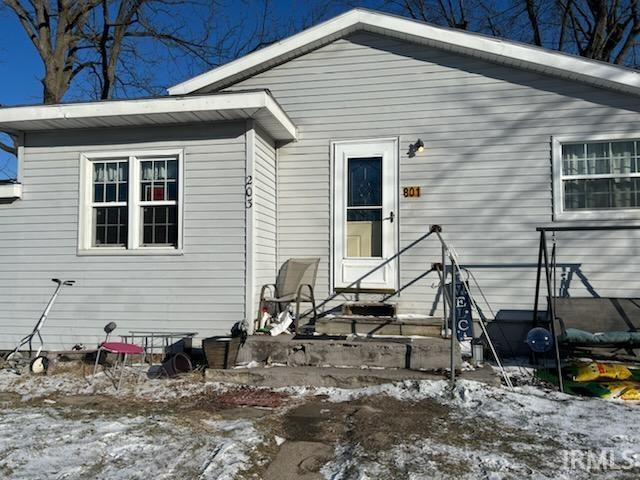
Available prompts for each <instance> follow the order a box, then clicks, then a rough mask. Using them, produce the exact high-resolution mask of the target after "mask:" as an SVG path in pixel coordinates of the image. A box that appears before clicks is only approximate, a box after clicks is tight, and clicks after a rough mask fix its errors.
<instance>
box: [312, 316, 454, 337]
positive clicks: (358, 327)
mask: <svg viewBox="0 0 640 480" xmlns="http://www.w3.org/2000/svg"><path fill="white" fill-rule="evenodd" d="M315 330H316V332H317V333H320V334H324V335H352V334H353V335H382V336H384V335H394V336H395V335H399V336H422V337H440V336H441V334H442V319H441V318H436V317H429V316H424V317H418V316H411V317H408V318H404V317H400V318H396V317H390V316H365V315H340V316H334V317H323V318H319V319H318V320H316V324H315Z"/></svg>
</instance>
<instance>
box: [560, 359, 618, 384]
mask: <svg viewBox="0 0 640 480" xmlns="http://www.w3.org/2000/svg"><path fill="white" fill-rule="evenodd" d="M629 377H631V371H630V370H629V369H628V368H627V367H625V366H624V365H619V364H617V363H600V362H592V363H589V364H587V365H582V366H580V367H578V373H577V375H576V376H575V377H574V378H573V379H574V380H575V381H576V382H593V381H594V380H626V379H627V378H629Z"/></svg>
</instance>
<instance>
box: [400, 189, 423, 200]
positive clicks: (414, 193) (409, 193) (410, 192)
mask: <svg viewBox="0 0 640 480" xmlns="http://www.w3.org/2000/svg"><path fill="white" fill-rule="evenodd" d="M402 196H404V197H405V198H417V197H419V196H420V187H402Z"/></svg>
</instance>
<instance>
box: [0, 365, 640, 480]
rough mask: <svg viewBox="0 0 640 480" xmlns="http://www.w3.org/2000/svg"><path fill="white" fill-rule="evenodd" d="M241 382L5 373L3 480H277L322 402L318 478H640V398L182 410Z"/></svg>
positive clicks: (397, 391)
mask: <svg viewBox="0 0 640 480" xmlns="http://www.w3.org/2000/svg"><path fill="white" fill-rule="evenodd" d="M229 388H233V387H231V386H225V385H221V384H214V383H207V382H204V381H203V380H202V379H198V378H197V377H195V376H188V377H186V378H181V379H175V380H166V379H165V380H146V381H144V382H141V383H139V384H137V385H136V384H135V383H134V382H127V385H126V387H125V388H124V389H123V390H122V391H121V392H119V393H117V394H116V393H115V391H114V389H113V386H112V385H111V384H110V383H109V381H108V379H106V378H104V376H102V377H98V378H97V379H96V382H94V383H93V384H89V383H87V380H86V379H85V378H84V377H83V376H82V375H78V374H77V373H60V374H55V375H51V376H48V377H29V376H16V375H14V374H13V373H10V372H7V371H0V432H2V433H1V434H0V478H16V479H20V478H25V479H26V478H29V479H40V478H61V479H62V478H64V479H80V478H83V479H84V478H109V479H134V478H185V479H189V478H194V479H195V478H202V479H209V478H213V479H233V478H260V479H269V478H272V477H269V475H270V474H269V469H268V465H269V462H270V460H272V459H273V457H274V455H276V454H277V452H278V449H279V448H281V447H280V446H281V444H282V440H281V439H280V438H279V437H281V438H282V439H286V441H285V444H286V443H287V442H295V441H298V440H300V438H297V437H295V435H293V434H292V433H291V432H293V431H294V430H293V429H291V428H289V429H287V428H286V427H287V425H289V426H290V427H291V425H292V423H291V422H292V421H293V420H292V418H293V417H292V415H294V414H295V415H300V413H299V412H295V411H294V410H295V409H296V408H298V410H300V409H304V408H307V406H308V405H310V406H311V407H314V405H317V408H316V410H313V409H311V410H313V411H314V412H315V413H308V412H307V413H304V415H309V418H310V419H307V417H299V416H298V417H295V418H296V419H297V420H296V421H298V420H299V419H300V418H302V420H301V422H302V423H301V425H302V429H303V430H304V429H305V428H306V425H307V423H305V422H309V423H308V425H309V427H308V430H309V431H308V432H306V433H308V435H309V438H308V439H307V438H305V440H307V441H308V440H310V439H315V438H316V437H317V441H318V442H325V443H326V444H329V445H330V446H331V448H332V449H333V451H334V456H333V458H332V459H329V460H328V461H325V462H324V463H323V464H322V465H319V467H318V471H317V472H315V473H314V475H318V476H316V477H304V478H327V479H335V480H338V479H344V480H347V479H349V480H351V479H354V480H355V479H358V480H365V479H378V478H381V479H382V478H384V479H386V478H407V479H431V478H492V479H493V478H495V479H501V478H523V477H527V478H530V477H531V478H565V479H571V480H576V479H581V478H585V479H587V478H616V479H617V478H629V479H632V478H633V479H636V478H640V442H639V441H638V439H639V435H638V429H639V427H640V405H637V404H632V403H629V402H627V403H623V402H616V401H604V400H600V399H582V398H576V397H570V396H568V395H562V394H559V393H556V392H551V391H547V390H544V389H541V388H538V387H532V386H523V387H517V388H516V390H515V391H514V392H511V391H508V390H507V389H505V388H501V387H494V386H489V385H486V384H483V383H478V382H473V381H469V380H459V381H458V383H457V385H456V387H455V388H454V389H453V390H451V389H450V388H449V385H448V383H447V382H446V381H439V380H421V381H407V382H401V383H397V384H387V385H379V386H374V387H367V388H361V389H354V390H345V389H337V388H315V389H313V388H308V387H289V388H286V389H281V391H284V392H286V393H288V394H290V395H292V398H291V400H290V401H287V402H285V404H284V405H283V406H281V407H278V408H275V409H272V410H269V411H265V412H266V413H265V414H264V415H256V414H255V411H254V410H251V409H246V410H242V409H234V411H233V412H234V413H233V415H225V414H224V410H223V411H222V413H221V411H219V410H217V409H213V410H211V411H208V410H206V409H203V407H202V406H198V407H197V408H196V407H193V408H191V407H189V408H188V409H182V410H181V409H180V408H177V407H176V405H179V404H181V403H185V402H190V401H193V400H194V399H200V400H203V399H204V400H206V399H211V398H216V397H215V395H216V394H219V393H220V392H224V391H226V390H227V389H229ZM93 398H95V399H96V402H98V403H97V404H93V403H91V401H90V400H89V399H93ZM307 404H308V405H307ZM110 405H113V406H114V408H107V406H110ZM122 405H125V407H124V408H123V407H122ZM149 405H152V406H153V405H155V407H154V408H148V406H149ZM158 405H160V406H159V407H158ZM163 405H166V407H164V406H163ZM194 405H195V404H194ZM207 405H209V404H207ZM129 406H130V407H129ZM314 408H315V407H314ZM307 410H309V408H307ZM194 412H195V413H194ZM196 413H197V414H196ZM314 415H317V418H318V419H319V420H320V421H319V423H318V425H319V426H320V427H319V428H320V429H321V430H318V432H317V433H316V431H315V430H314V428H317V425H316V426H314V427H313V428H312V423H313V418H312V417H313V416H314ZM323 432H324V433H323ZM327 432H329V433H327ZM303 433H304V432H303ZM294 437H295V438H294ZM378 437H379V438H378ZM276 439H278V440H277V441H276ZM374 440H375V441H374ZM293 460H295V461H296V462H298V463H302V462H301V460H300V459H293ZM296 462H294V463H293V464H292V465H293V466H292V469H295V468H296V465H298V463H296ZM307 473H308V472H307ZM305 474H306V473H305ZM290 478H303V474H302V473H300V472H298V473H296V472H295V471H293V470H292V476H291V477H290Z"/></svg>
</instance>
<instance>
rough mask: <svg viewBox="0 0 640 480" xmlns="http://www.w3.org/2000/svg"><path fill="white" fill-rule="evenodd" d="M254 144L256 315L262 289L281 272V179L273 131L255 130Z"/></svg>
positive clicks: (254, 302)
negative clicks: (278, 228)
mask: <svg viewBox="0 0 640 480" xmlns="http://www.w3.org/2000/svg"><path fill="white" fill-rule="evenodd" d="M254 139H255V145H254V155H255V157H254V158H255V161H254V167H253V168H254V170H253V171H254V179H253V180H254V181H253V193H254V196H253V207H254V237H255V238H254V245H255V250H254V269H255V271H254V278H255V285H254V292H255V293H254V299H253V305H252V306H253V308H252V317H253V316H254V314H255V313H257V306H258V299H259V297H260V289H261V288H262V286H263V285H265V284H267V283H274V282H275V280H276V275H277V272H278V264H277V251H276V223H277V202H276V195H277V189H278V187H277V181H276V171H277V167H276V148H275V144H274V142H273V140H271V138H270V137H269V135H268V134H267V133H266V132H264V131H263V130H262V129H260V128H256V130H255V137H254Z"/></svg>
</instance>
